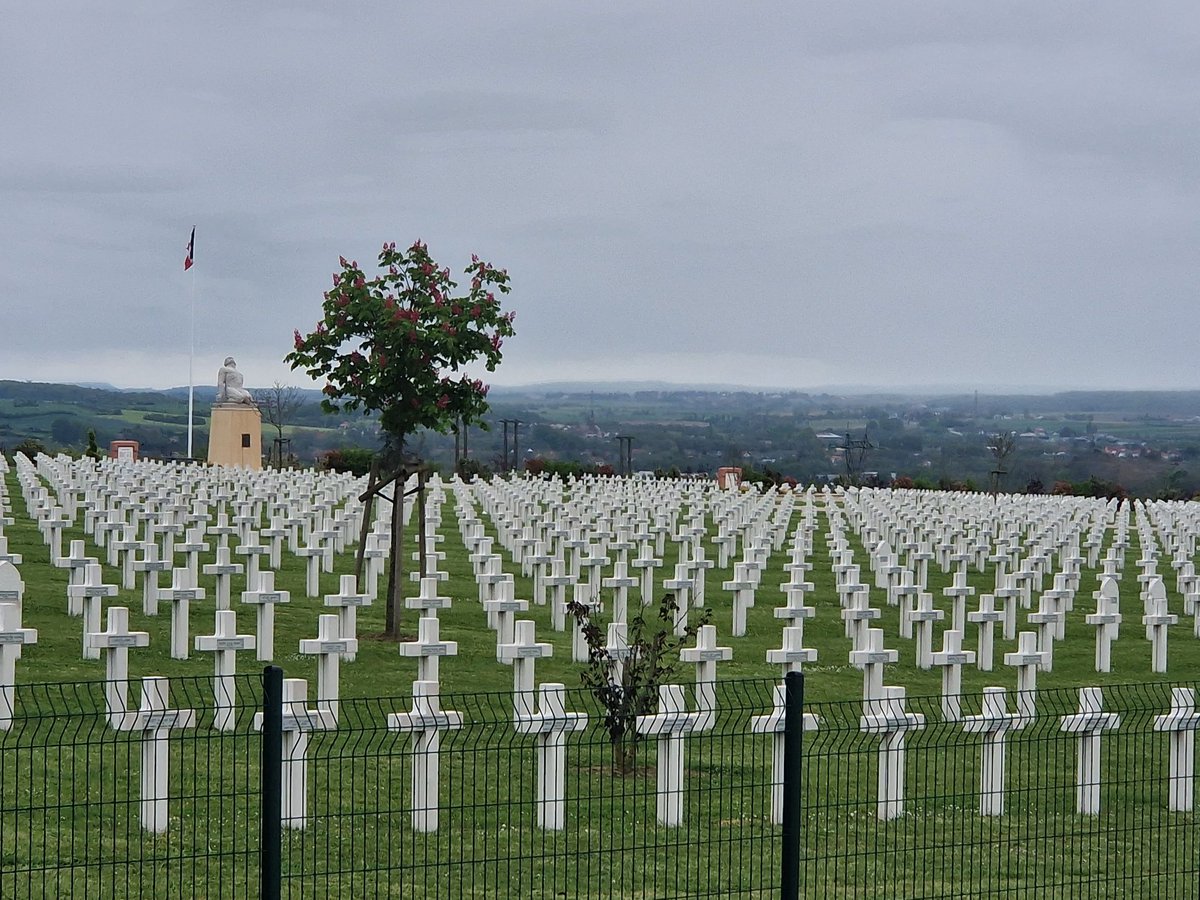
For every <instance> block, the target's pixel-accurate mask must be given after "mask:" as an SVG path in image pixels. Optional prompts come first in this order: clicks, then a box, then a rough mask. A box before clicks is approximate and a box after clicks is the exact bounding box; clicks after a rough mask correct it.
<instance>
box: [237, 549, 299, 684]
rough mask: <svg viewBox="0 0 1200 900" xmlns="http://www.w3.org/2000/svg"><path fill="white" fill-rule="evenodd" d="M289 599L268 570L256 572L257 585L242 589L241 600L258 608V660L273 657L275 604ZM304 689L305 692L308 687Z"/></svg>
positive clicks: (261, 660) (273, 574)
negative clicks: (276, 585)
mask: <svg viewBox="0 0 1200 900" xmlns="http://www.w3.org/2000/svg"><path fill="white" fill-rule="evenodd" d="M291 599H292V598H291V595H290V594H289V593H288V592H287V591H277V590H275V573H274V572H272V571H270V570H267V571H264V572H259V573H258V587H256V588H255V589H254V590H250V591H242V602H243V603H253V604H254V605H255V606H257V608H258V617H257V623H256V624H257V628H256V629H255V630H256V632H257V641H256V647H255V650H256V651H257V657H258V660H259V662H268V661H270V660H272V659H274V658H275V604H276V603H287V602H288V601H290V600H291ZM304 690H305V692H306V693H307V691H308V687H307V686H306V687H305V689H304Z"/></svg>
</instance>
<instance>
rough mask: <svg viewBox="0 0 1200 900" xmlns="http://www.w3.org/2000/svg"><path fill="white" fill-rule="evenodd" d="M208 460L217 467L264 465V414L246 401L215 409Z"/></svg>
mask: <svg viewBox="0 0 1200 900" xmlns="http://www.w3.org/2000/svg"><path fill="white" fill-rule="evenodd" d="M208 461H209V463H211V464H212V465H215V466H241V467H242V468H244V469H261V468H262V414H261V413H260V412H259V411H258V408H257V407H255V406H251V405H249V404H246V403H238V404H231V405H229V406H214V407H213V408H212V427H211V428H210V429H209V434H208Z"/></svg>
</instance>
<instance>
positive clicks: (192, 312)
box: [183, 225, 196, 461]
mask: <svg viewBox="0 0 1200 900" xmlns="http://www.w3.org/2000/svg"><path fill="white" fill-rule="evenodd" d="M195 254H196V226H195V225H193V226H192V236H191V237H190V238H189V239H188V245H187V256H186V257H184V260H183V271H184V272H187V271H188V270H190V269H191V268H192V267H193V265H194V264H195ZM191 294H192V297H191V303H190V304H189V309H188V318H189V320H190V327H189V334H190V338H189V344H188V432H187V434H188V445H187V458H188V460H189V461H190V460H191V458H192V420H193V418H194V416H193V412H194V410H195V407H196V404H195V396H194V395H195V392H196V378H195V374H194V373H195V363H196V273H195V272H192V291H191Z"/></svg>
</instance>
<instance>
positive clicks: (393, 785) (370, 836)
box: [282, 681, 780, 898]
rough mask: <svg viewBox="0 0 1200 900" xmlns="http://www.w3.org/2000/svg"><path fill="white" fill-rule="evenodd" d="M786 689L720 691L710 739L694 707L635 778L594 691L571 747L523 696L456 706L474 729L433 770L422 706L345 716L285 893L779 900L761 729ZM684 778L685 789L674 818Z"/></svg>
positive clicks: (399, 702)
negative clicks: (758, 719) (757, 719)
mask: <svg viewBox="0 0 1200 900" xmlns="http://www.w3.org/2000/svg"><path fill="white" fill-rule="evenodd" d="M772 686H773V685H772V683H771V682H769V681H752V682H730V683H726V684H721V685H719V687H718V691H717V697H716V700H717V702H716V712H715V714H714V715H713V716H712V718H711V721H709V722H703V721H699V718H698V717H697V716H696V713H695V712H694V711H695V710H696V708H697V707H696V704H695V701H694V699H690V700H689V701H688V702H687V703H686V704H685V707H686V710H687V712H684V713H683V714H682V716H681V719H682V718H685V717H686V716H689V715H691V716H692V717H693V718H694V719H696V720H695V721H692V722H690V723H686V722H682V721H681V722H680V723H679V728H680V730H679V731H677V732H674V733H667V735H666V736H664V737H662V738H660V739H655V738H648V739H646V740H644V741H643V742H641V744H640V745H639V746H638V748H637V751H636V754H635V755H634V756H633V758H632V759H629V758H626V759H624V760H623V762H624V765H621V764H619V763H618V761H617V759H616V757H615V754H614V748H613V745H612V742H611V740H610V736H609V733H608V732H607V731H606V730H605V729H604V727H603V724H602V716H601V715H600V714H599V711H598V710H596V709H595V708H594V707H590V708H589V706H590V704H588V702H587V697H586V695H585V694H584V693H583V692H582V691H572V692H570V693H569V698H570V700H569V702H568V703H567V704H566V705H567V709H568V710H570V707H571V704H572V703H578V704H580V705H579V707H578V709H577V710H574V711H578V712H585V713H587V721H586V724H583V723H580V724H583V727H582V728H581V729H580V730H578V731H574V732H571V731H567V730H556V728H557V729H562V728H564V724H563V721H562V719H561V715H560V712H559V711H557V710H556V711H552V712H550V713H547V712H546V710H545V708H544V706H545V704H544V703H541V702H538V703H536V704H535V703H534V702H533V701H530V702H528V703H527V704H525V705H524V706H522V704H521V703H520V701H519V698H518V702H517V703H516V704H514V694H513V693H511V692H508V693H502V694H497V693H489V694H482V693H481V694H470V695H465V694H457V695H443V696H441V697H440V698H439V708H440V710H441V711H442V713H443V714H444V715H447V716H451V717H452V718H453V719H455V720H457V719H458V718H459V717H460V718H461V727H458V726H455V725H453V724H452V723H451V727H444V728H442V729H440V730H439V732H438V737H437V743H436V754H437V755H436V763H433V762H432V759H431V756H430V753H431V750H432V748H433V746H434V745H431V743H430V742H429V740H428V737H427V735H428V732H429V731H431V730H432V728H430V729H424V728H421V727H420V726H421V725H422V723H424V724H427V725H428V724H430V723H431V721H432V720H431V719H430V717H429V716H428V715H426V716H425V717H424V718H423V719H422V718H421V717H420V716H419V715H414V713H413V712H412V710H413V709H414V705H413V698H387V699H371V700H352V701H342V702H341V703H340V704H339V706H340V709H339V714H338V723H337V729H336V730H321V731H312V732H310V733H309V740H308V743H307V747H306V752H307V760H308V767H309V773H310V779H311V783H312V791H311V794H310V798H309V800H310V802H309V806H308V810H307V812H308V815H307V816H306V817H304V818H303V819H294V820H291V821H287V820H285V826H292V827H285V829H284V836H283V852H282V857H283V862H282V866H283V879H282V893H283V895H284V896H288V897H299V896H304V897H343V896H396V897H401V896H403V897H426V896H428V897H518V896H519V897H564V896H566V897H620V898H626V897H656V898H668V897H698V896H713V897H716V896H720V897H730V896H740V897H755V896H762V897H768V896H777V895H778V883H779V864H780V862H779V838H778V829H777V828H776V827H775V826H773V825H772V823H771V795H772V784H771V772H772V768H771V755H772V752H773V751H772V746H773V743H772V736H771V735H770V734H765V733H755V732H754V731H752V730H751V727H750V720H751V719H752V718H753V717H754V716H758V715H763V714H766V713H769V712H770V711H771V703H772ZM518 713H521V715H520V716H518V715H517V714H518ZM538 716H543V719H542V720H540V721H539V720H538V718H537V717H538ZM556 719H557V720H558V725H557V726H556V725H555V720H556ZM443 724H446V723H443ZM689 727H690V728H691V729H692V730H684V729H686V728H689ZM660 743H661V744H663V745H664V746H662V747H661V748H660V747H659V746H658V745H659V744H660ZM666 745H672V746H666ZM294 752H295V751H293V754H294ZM285 758H287V751H286V750H285ZM671 766H677V767H678V769H677V773H676V774H677V775H678V779H679V780H678V782H677V786H678V790H677V791H674V792H672V793H671V795H670V797H669V798H667V801H669V802H664V798H663V793H662V790H661V788H662V785H663V784H664V783H665V781H669V780H670V778H671V777H672V774H671V773H670V772H668V771H666V769H668V768H670V767H671ZM285 782H286V776H285ZM672 783H676V782H672ZM285 790H286V788H285ZM560 791H561V795H559V792H560ZM672 804H674V808H668V807H671V806H672ZM676 821H677V822H678V824H666V823H674V822H676Z"/></svg>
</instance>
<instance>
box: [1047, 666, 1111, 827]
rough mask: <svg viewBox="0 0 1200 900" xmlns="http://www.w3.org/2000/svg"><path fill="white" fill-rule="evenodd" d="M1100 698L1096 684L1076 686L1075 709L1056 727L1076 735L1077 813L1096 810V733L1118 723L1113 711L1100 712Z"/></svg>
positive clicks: (1084, 814)
mask: <svg viewBox="0 0 1200 900" xmlns="http://www.w3.org/2000/svg"><path fill="white" fill-rule="evenodd" d="M1103 708H1104V697H1103V694H1102V693H1101V690H1100V688H1098V687H1085V688H1080V689H1079V712H1077V713H1075V714H1073V715H1069V716H1063V717H1062V719H1061V720H1060V722H1059V728H1060V729H1061V730H1062V731H1066V732H1068V733H1070V734H1078V735H1079V749H1078V756H1077V757H1076V768H1075V810H1076V812H1078V813H1079V814H1080V815H1081V816H1095V815H1099V813H1100V735H1101V734H1102V733H1103V732H1105V731H1111V730H1113V729H1114V728H1117V727H1119V726H1120V724H1121V717H1120V716H1118V715H1117V714H1116V713H1106V712H1102V710H1103Z"/></svg>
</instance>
